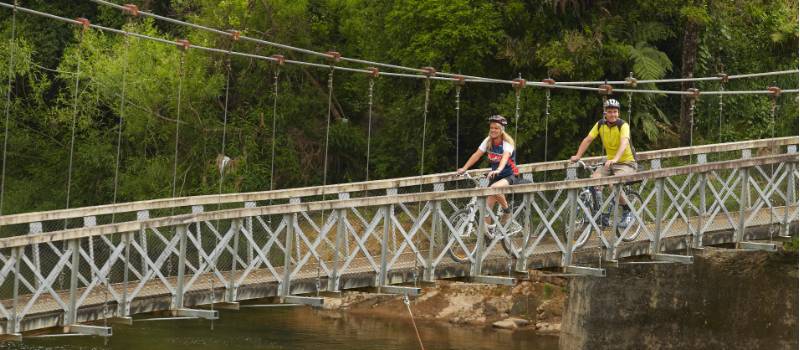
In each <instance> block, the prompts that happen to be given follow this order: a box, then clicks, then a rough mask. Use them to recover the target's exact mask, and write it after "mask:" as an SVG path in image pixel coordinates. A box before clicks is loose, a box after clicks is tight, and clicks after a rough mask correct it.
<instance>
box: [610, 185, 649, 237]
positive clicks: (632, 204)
mask: <svg viewBox="0 0 800 350" xmlns="http://www.w3.org/2000/svg"><path fill="white" fill-rule="evenodd" d="M625 196H626V197H628V207H629V208H630V209H631V211H632V213H631V215H632V219H633V220H632V221H631V222H630V223H628V224H627V225H617V228H616V235H617V238H619V237H622V241H623V242H633V241H635V240H636V238H638V237H639V234H640V233H642V231H643V228H642V224H641V223H640V220H637V219H636V215H635V212H639V213H644V212H645V211H644V208H643V207H642V205H643V204H642V203H643V201H642V197H641V196H639V193H636V192H635V191H625ZM639 216H640V217H641V214H639Z"/></svg>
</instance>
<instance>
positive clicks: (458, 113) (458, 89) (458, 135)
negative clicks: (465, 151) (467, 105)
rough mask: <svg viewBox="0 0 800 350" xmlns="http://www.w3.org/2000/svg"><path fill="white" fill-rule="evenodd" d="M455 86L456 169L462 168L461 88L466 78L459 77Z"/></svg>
mask: <svg viewBox="0 0 800 350" xmlns="http://www.w3.org/2000/svg"><path fill="white" fill-rule="evenodd" d="M454 78H456V81H455V82H454V85H455V87H456V167H459V166H461V161H460V160H459V151H460V144H461V140H460V138H461V125H460V124H461V88H463V87H464V77H463V76H460V75H457V76H455V77H454Z"/></svg>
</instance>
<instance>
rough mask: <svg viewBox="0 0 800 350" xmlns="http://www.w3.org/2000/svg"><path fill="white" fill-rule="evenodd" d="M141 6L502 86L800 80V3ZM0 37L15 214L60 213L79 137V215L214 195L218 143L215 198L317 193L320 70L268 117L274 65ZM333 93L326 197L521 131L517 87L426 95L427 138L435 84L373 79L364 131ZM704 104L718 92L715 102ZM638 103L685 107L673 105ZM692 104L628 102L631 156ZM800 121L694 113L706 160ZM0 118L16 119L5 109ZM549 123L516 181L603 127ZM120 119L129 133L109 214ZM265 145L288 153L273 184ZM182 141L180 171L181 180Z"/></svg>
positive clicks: (291, 0)
mask: <svg viewBox="0 0 800 350" xmlns="http://www.w3.org/2000/svg"><path fill="white" fill-rule="evenodd" d="M126 2H129V1H126ZM132 2H133V3H135V4H137V5H139V7H140V8H141V9H143V10H148V11H151V12H155V13H158V14H161V15H165V16H170V17H174V18H179V19H184V20H189V21H192V22H195V23H199V24H203V25H207V26H211V27H215V28H221V29H228V28H236V29H239V30H241V31H242V32H243V34H245V35H248V36H251V37H256V38H262V39H265V40H269V41H273V42H279V43H285V44H290V45H293V46H298V47H303V48H308V49H312V50H315V51H322V52H324V51H328V50H335V51H339V52H341V53H342V54H343V55H345V56H348V57H357V58H363V59H368V60H374V61H381V62H386V63H392V64H400V65H405V66H410V67H422V66H432V67H436V68H437V69H438V70H440V71H447V72H461V73H464V74H470V75H481V76H487V77H493V78H502V79H511V78H516V77H518V76H521V77H523V78H526V79H529V80H540V79H543V78H546V77H552V78H553V79H556V80H560V81H568V80H580V81H587V80H604V79H608V80H622V79H624V78H625V77H627V76H628V75H629V74H631V73H632V74H633V76H634V77H636V78H638V79H640V80H641V79H658V78H668V77H684V76H688V75H693V76H715V75H717V74H718V73H720V72H723V71H724V72H726V73H728V74H740V73H750V72H763V71H775V70H786V69H797V68H798V56H797V52H798V45H797V43H798V18H797V13H798V11H797V7H798V4H797V1H796V0H773V1H750V0H732V1H731V0H725V1H723V0H704V1H700V0H694V1H679V0H634V1H610V0H605V1H591V0H581V1H574V0H573V1H567V0H549V1H530V0H528V1H523V0H505V1H471V0H427V1H413V0H388V1H372V0H262V1H250V0H222V1H220V0H173V1H171V2H165V1H149V0H147V1H132ZM20 5H22V6H25V7H29V8H33V9H37V10H40V11H46V12H51V13H54V14H56V15H60V16H64V17H69V18H75V17H86V18H89V19H91V20H92V22H93V23H96V24H101V25H104V26H109V27H114V28H123V27H124V28H125V29H126V30H129V31H132V32H138V33H145V34H148V35H152V36H158V37H162V38H165V39H168V40H170V41H172V40H175V39H178V38H187V39H188V40H189V41H191V42H192V43H193V44H196V45H202V46H208V47H217V48H221V49H223V50H227V49H233V50H236V51H242V52H250V53H256V54H260V55H267V56H268V55H272V54H283V55H285V56H286V57H287V58H289V59H295V60H304V61H311V62H317V63H322V64H327V63H328V62H327V61H325V60H323V59H321V58H319V57H314V56H309V55H304V54H300V53H297V52H291V51H286V50H281V49H278V48H275V47H268V46H263V45H256V44H253V43H249V42H242V41H239V42H233V41H231V40H230V39H229V38H227V37H224V36H220V35H216V34H212V33H208V32H203V31H199V30H196V29H190V28H186V27H182V26H178V25H174V24H170V23H167V22H162V21H154V20H152V19H147V18H131V17H129V16H126V15H124V14H123V13H121V12H120V11H118V10H116V9H113V8H110V7H105V6H100V5H96V4H94V3H92V2H90V1H73V0H69V1H67V0H48V1H44V0H29V1H22V2H21V3H20ZM687 24H691V26H690V25H687ZM0 25H2V28H0V29H2V40H0V47H1V48H2V50H1V51H0V52H2V55H0V56H1V57H0V67H4V69H3V71H4V72H8V71H7V70H6V69H8V68H11V69H10V71H12V72H13V78H12V79H11V80H10V81H11V85H10V86H11V98H10V101H11V104H10V106H8V108H10V118H9V124H8V135H9V136H8V140H7V145H8V157H7V167H6V182H5V198H4V202H5V204H3V207H4V208H3V213H11V212H22V211H32V210H45V209H57V208H63V207H64V205H65V204H66V201H67V199H66V195H67V194H66V193H67V191H66V189H67V185H66V184H67V177H68V173H70V171H69V166H70V149H71V139H72V130H73V129H72V125H73V121H74V122H75V123H76V124H75V126H76V128H75V130H76V131H75V132H76V138H75V143H74V159H73V163H72V168H73V169H72V172H71V181H72V186H71V194H70V196H71V198H70V206H71V207H75V206H85V205H94V204H103V203H110V202H112V201H113V200H116V201H133V200H142V199H151V198H157V197H167V196H171V195H172V194H173V191H175V194H176V195H195V194H208V193H217V192H218V191H219V190H220V187H219V178H220V173H219V171H218V168H217V162H218V160H217V158H218V155H220V154H221V153H222V148H223V139H224V153H225V154H226V155H228V156H230V157H231V158H233V163H232V164H233V166H232V167H230V169H229V171H228V172H227V173H226V174H225V177H224V181H223V185H222V191H223V192H234V191H256V190H265V189H268V188H269V184H270V180H272V181H273V183H274V186H275V187H276V188H286V187H296V186H303V185H317V184H321V183H322V182H323V173H324V171H323V164H324V162H323V158H324V154H325V137H326V125H327V115H328V108H329V106H328V73H329V71H328V70H327V69H325V68H322V69H320V68H315V67H308V66H297V65H284V66H282V67H280V68H279V70H280V74H279V82H280V84H279V87H278V91H279V94H278V99H277V101H274V100H273V89H274V88H273V85H272V84H273V77H274V74H275V72H276V69H277V68H276V67H277V66H276V65H275V64H271V63H269V62H265V61H260V60H255V59H245V58H241V57H234V58H229V57H227V56H226V55H224V54H214V53H207V52H201V51H196V50H189V51H186V52H185V53H182V52H181V51H180V50H178V49H176V48H174V47H171V46H168V45H164V44H162V43H156V42H152V41H145V40H140V39H136V38H134V37H128V38H126V37H124V36H122V35H116V34H108V33H101V32H98V31H95V30H89V31H87V32H85V33H83V34H81V32H80V30H79V28H77V26H74V25H69V24H65V23H62V22H57V21H53V20H51V19H46V18H42V17H35V16H32V15H28V14H24V13H18V14H17V16H16V25H15V33H16V34H15V37H16V39H15V40H14V41H13V42H12V41H11V40H10V39H11V37H12V16H11V11H10V10H8V9H0ZM690 27H691V28H699V31H698V35H697V38H696V39H697V40H696V45H697V50H696V57H691V59H694V60H696V65H694V69H693V71H691V72H684V71H681V67H682V66H683V65H682V62H684V61H685V60H687V59H690V57H684V56H685V55H684V52H685V50H683V46H684V45H686V42H687V40H686V37H687V36H686V35H685V34H686V33H685V31H686V30H687V29H686V28H690ZM182 56H183V58H181V57H182ZM10 59H13V64H10V62H9V60H10ZM343 65H346V64H344V63H343ZM348 66H351V67H358V68H362V67H359V66H357V65H348ZM76 72H79V75H78V76H77V79H76V74H75V73H76ZM3 76H4V77H5V74H4V75H3ZM773 84H776V85H778V86H781V87H783V88H795V89H796V88H797V85H798V81H797V75H796V74H795V75H783V76H773V77H766V78H756V79H747V80H732V81H730V82H729V83H727V84H725V85H724V88H725V89H726V90H752V89H759V90H761V89H765V88H766V87H767V86H769V85H773ZM333 85H334V95H333V98H332V104H331V106H332V112H331V115H332V120H331V126H330V142H329V147H330V148H329V153H330V157H329V163H328V178H327V183H339V182H348V181H360V180H363V179H364V178H365V176H366V174H365V169H366V162H367V159H366V149H367V146H368V143H369V146H370V178H371V179H377V178H389V177H400V176H410V175H415V174H418V173H419V172H420V168H419V167H420V152H421V147H422V135H423V128H424V130H425V135H426V139H425V155H424V158H425V162H424V164H425V168H424V172H425V173H433V172H444V171H452V170H454V169H455V168H456V167H457V162H456V160H457V157H458V160H459V161H460V162H463V161H464V160H465V159H466V157H467V156H468V155H469V154H470V153H471V152H472V151H473V150H474V148H475V147H476V146H477V143H478V142H479V140H480V139H481V138H482V137H484V135H485V134H486V127H485V123H484V122H483V119H484V118H485V116H487V115H489V114H494V113H501V114H504V115H506V116H509V117H512V119H513V115H514V112H515V93H514V90H513V89H512V88H511V86H510V85H502V84H477V83H468V84H467V85H466V86H465V87H464V88H463V89H462V90H461V94H460V101H461V106H460V107H461V108H460V118H459V119H458V120H456V110H455V92H456V90H455V85H454V84H453V83H450V82H441V81H432V82H431V91H430V105H429V113H428V114H427V116H426V120H427V123H423V109H424V106H423V105H424V100H425V89H424V81H423V80H421V79H407V78H394V77H380V78H378V79H376V81H375V87H374V99H375V102H374V111H373V115H372V122H371V126H370V125H369V118H368V117H369V113H368V110H369V105H368V86H369V79H368V76H367V75H366V74H360V73H349V72H339V71H337V72H336V73H335V74H334V81H333ZM0 86H1V87H2V91H4V92H5V91H6V89H7V87H8V86H9V85H8V81H7V80H6V79H5V78H4V79H2V82H1V83H0ZM226 86H229V88H228V89H226ZM179 87H180V88H179ZM696 87H697V88H699V89H701V90H717V89H719V88H720V84H719V83H718V82H716V81H711V82H703V83H700V84H698V85H697V86H696ZM76 88H77V90H76ZM638 88H642V89H662V90H677V89H680V85H678V84H661V85H659V86H654V85H652V84H650V85H648V84H640V85H639V86H638ZM123 89H124V90H123ZM179 91H180V95H179ZM123 93H124V96H125V101H126V102H125V103H124V104H123V103H122V95H123ZM3 96H4V97H5V93H4V95H3ZM226 96H227V99H226ZM179 97H180V99H179ZM615 97H616V98H618V99H620V100H621V101H622V103H623V105H624V109H625V110H624V111H623V118H626V119H627V118H628V117H627V114H626V113H627V106H628V104H629V103H628V96H627V95H625V94H620V93H617V94H615ZM680 99H681V98H680V97H679V96H676V95H666V94H634V95H633V96H632V102H633V103H632V104H633V109H632V115H631V116H630V119H631V120H630V121H631V123H632V125H633V128H632V130H633V138H634V143H635V144H636V145H637V148H638V149H656V148H664V147H673V146H678V145H679V144H681V141H680V138H679V135H680V133H681V131H682V130H684V129H685V128H687V127H688V125H684V124H682V123H680V122H679V120H680V118H679V114H680ZM76 101H77V104H76V103H75V102H76ZM797 101H798V99H797V94H784V95H782V96H781V97H780V98H779V99H778V100H777V102H778V110H777V116H776V118H777V119H776V125H773V124H772V119H771V114H770V99H769V97H767V96H765V95H739V96H730V95H726V96H724V97H723V98H722V107H721V109H720V98H718V97H716V96H703V97H702V98H700V99H699V101H698V102H697V106H696V110H695V120H696V126H695V129H694V135H693V136H694V143H695V144H701V143H713V142H717V141H719V140H723V141H733V140H743V139H755V138H764V137H769V136H771V135H772V133H773V126H774V133H775V135H777V136H781V135H797V134H798V129H797V116H798V110H797V104H798V103H797ZM273 102H277V111H278V113H277V115H273ZM2 103H3V105H4V107H5V105H6V99H5V98H4V99H3V102H2ZM179 104H180V108H179ZM546 104H547V102H546V98H545V91H544V90H542V89H540V88H526V89H524V90H523V91H522V92H521V106H520V107H521V109H520V111H521V116H520V119H519V121H518V123H512V125H511V127H510V128H509V131H511V133H512V135H516V139H517V142H518V144H519V150H520V151H519V155H518V158H519V159H518V161H519V162H520V163H527V162H537V161H542V160H544V159H548V160H552V159H564V158H566V157H568V156H569V155H570V154H571V153H572V152H574V150H575V149H576V148H577V145H578V143H579V140H580V139H581V138H582V137H583V135H584V134H585V133H586V132H587V131H588V128H589V127H590V125H591V123H593V122H594V121H596V120H597V119H598V118H599V113H600V104H601V97H600V96H599V95H598V94H596V93H592V92H586V91H576V90H553V91H552V94H551V96H550V101H549V109H548V110H549V118H548V119H547V120H545V110H546ZM76 106H77V107H76ZM226 106H227V113H226ZM179 110H180V115H178V111H179ZM4 111H5V110H4ZM120 115H122V116H123V117H124V124H123V128H122V138H121V158H120V167H119V169H120V172H119V179H118V185H119V190H118V195H117V198H116V199H115V198H114V188H115V185H114V178H115V168H116V167H115V164H116V155H117V151H116V150H117V141H118V139H117V137H118V131H119V126H118V125H119V124H118V123H119V118H120ZM178 118H180V122H179V123H178V124H177V127H176V120H177V119H178ZM273 118H275V119H274V120H275V125H276V127H275V130H273ZM720 118H722V119H720ZM226 119H227V124H226V123H224V120H226ZM457 126H458V128H457ZM223 130H225V133H224V138H223ZM368 130H369V131H370V137H368V136H367V135H368ZM273 131H274V132H275V134H276V138H275V140H274V141H275V142H276V145H277V147H276V158H275V172H274V177H273V178H272V179H270V177H271V176H272V175H271V174H272V171H271V155H272V142H273V139H272V134H273ZM176 137H177V138H178V148H177V150H178V152H177V154H178V157H177V158H178V162H177V167H176V168H173V166H174V165H175V158H174V157H175V139H176ZM456 140H458V142H456ZM545 149H546V150H547V154H545V151H544V150H545ZM598 149H599V148H598ZM173 171H175V173H176V176H175V179H176V181H175V182H176V184H175V189H174V190H173Z"/></svg>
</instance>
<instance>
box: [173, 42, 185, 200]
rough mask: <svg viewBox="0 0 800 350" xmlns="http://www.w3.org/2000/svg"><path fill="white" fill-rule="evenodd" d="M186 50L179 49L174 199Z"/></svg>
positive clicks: (175, 182)
mask: <svg viewBox="0 0 800 350" xmlns="http://www.w3.org/2000/svg"><path fill="white" fill-rule="evenodd" d="M185 59H186V49H181V51H180V58H179V67H178V101H177V108H176V117H175V163H174V164H173V166H172V198H175V189H176V187H177V184H178V141H179V140H180V130H181V129H180V127H181V123H180V120H181V92H182V91H181V90H183V75H184V61H185Z"/></svg>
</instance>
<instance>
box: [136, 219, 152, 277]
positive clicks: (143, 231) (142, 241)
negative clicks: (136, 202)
mask: <svg viewBox="0 0 800 350" xmlns="http://www.w3.org/2000/svg"><path fill="white" fill-rule="evenodd" d="M149 218H150V212H149V211H147V210H140V211H137V212H136V221H144V220H147V219H149ZM139 245H140V246H141V248H142V251H143V252H145V254H144V255H145V256H142V270H141V271H142V275H143V276H144V275H147V272H148V270H149V269H150V267H149V266H147V259H149V257H148V255H147V228H146V227H144V225H142V226H141V227H140V228H139Z"/></svg>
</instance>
